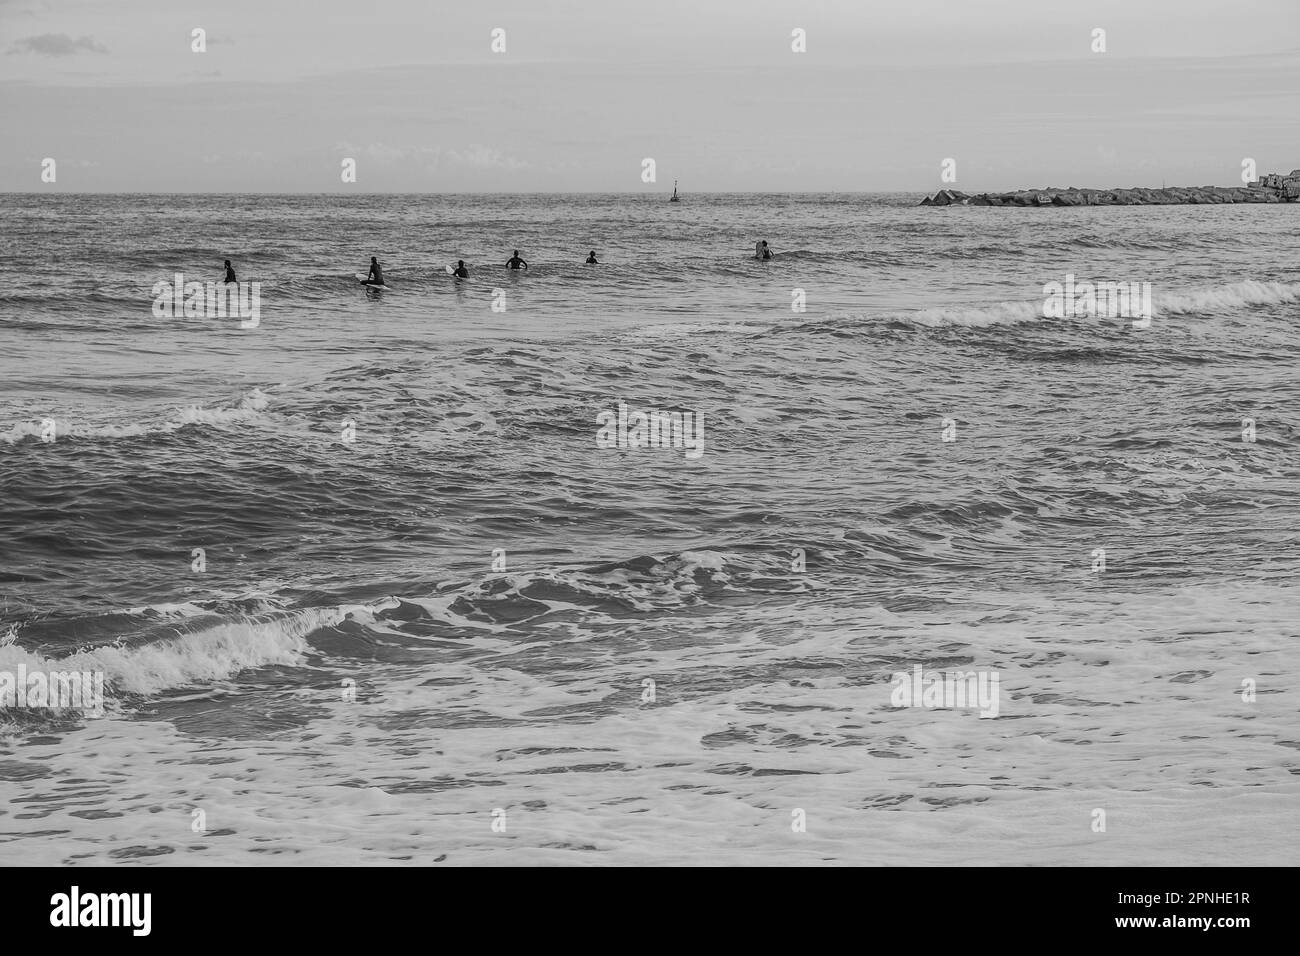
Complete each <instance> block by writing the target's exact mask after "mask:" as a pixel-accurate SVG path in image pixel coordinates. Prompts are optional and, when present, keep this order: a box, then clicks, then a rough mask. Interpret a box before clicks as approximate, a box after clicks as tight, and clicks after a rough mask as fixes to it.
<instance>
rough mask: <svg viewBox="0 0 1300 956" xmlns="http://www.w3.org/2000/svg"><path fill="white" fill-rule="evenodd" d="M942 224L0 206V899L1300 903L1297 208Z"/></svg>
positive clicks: (770, 217)
mask: <svg viewBox="0 0 1300 956" xmlns="http://www.w3.org/2000/svg"><path fill="white" fill-rule="evenodd" d="M919 199H920V196H919V195H916V196H910V195H909V196H896V195H889V196H882V195H761V196H759V195H690V194H686V195H684V197H683V201H682V202H681V203H677V204H668V203H666V202H663V201H662V197H655V198H650V197H646V196H633V195H618V196H616V195H583V196H554V195H549V196H523V195H511V196H482V195H480V196H374V197H337V196H255V195H242V196H220V195H204V196H156V195H150V196H73V195H58V196H16V195H10V196H5V197H3V212H0V275H2V276H3V283H0V595H2V599H0V677H3V674H5V673H9V674H17V673H18V672H19V669H20V668H21V669H22V672H23V673H24V674H30V673H33V672H42V671H45V672H73V673H77V674H83V673H84V674H99V675H102V679H103V680H102V687H103V694H104V696H105V698H106V700H105V701H104V707H103V709H102V716H95V715H94V714H93V713H88V712H83V711H80V710H77V709H75V708H55V707H41V706H32V705H31V702H30V701H28V702H27V706H19V705H18V703H17V697H16V694H11V695H10V696H9V699H8V703H7V704H6V703H5V702H4V701H3V700H0V795H3V797H4V798H5V799H4V801H3V802H2V803H0V862H3V863H9V864H14V863H18V864H24V863H32V864H37V863H39V864H53V863H69V862H80V861H85V862H91V863H105V862H113V861H123V862H132V861H136V862H139V861H143V862H152V863H165V864H173V863H217V862H237V863H250V862H251V863H257V862H275V863H282V864H292V863H312V864H320V863H362V864H384V863H433V862H445V863H448V864H479V863H493V864H502V863H505V864H509V863H580V864H581V863H605V864H642V863H727V864H778V865H780V864H815V863H865V864H908V865H914V864H960V863H967V864H987V863H1005V864H1017V863H1038V864H1061V863H1083V864H1127V865H1134V864H1150V863H1165V864H1172V863H1181V864H1208V863H1233V864H1251V863H1293V862H1294V861H1295V858H1296V848H1297V842H1298V840H1297V836H1296V834H1297V833H1298V832H1300V827H1297V824H1298V823H1300V814H1298V813H1297V798H1298V797H1300V786H1298V783H1300V781H1298V779H1297V772H1298V771H1300V726H1298V721H1297V693H1296V688H1295V681H1296V674H1297V658H1298V655H1297V634H1298V632H1300V600H1298V599H1297V595H1298V593H1300V592H1298V591H1297V585H1300V556H1298V554H1297V550H1296V540H1297V538H1296V529H1297V527H1298V526H1300V498H1298V497H1297V496H1298V494H1300V455H1298V454H1297V447H1298V445H1300V323H1298V321H1297V319H1298V316H1300V276H1298V275H1297V274H1296V273H1295V263H1296V262H1297V258H1298V255H1300V229H1297V216H1298V215H1300V207H1298V206H1252V207H1240V206H1185V207H1124V208H1077V209H1055V208H1049V209H988V208H963V207H949V208H942V209H931V208H919V207H918V206H917V205H916V203H917V202H918V201H919ZM761 239H766V240H768V242H769V243H770V245H771V247H772V248H773V250H774V251H775V253H776V258H775V259H774V260H772V261H770V262H758V261H755V260H754V259H753V258H752V256H753V249H754V244H755V242H756V241H758V240H761ZM514 249H519V250H520V254H521V255H522V256H523V258H525V259H527V260H528V261H529V264H530V269H529V270H528V271H527V272H524V273H522V274H518V275H516V274H511V273H509V272H508V271H507V270H506V269H505V268H504V263H505V261H506V259H507V258H509V256H510V255H511V253H512V251H513V250H514ZM593 249H594V250H595V251H596V253H597V256H598V258H599V259H600V265H597V266H588V265H584V263H583V260H584V259H585V258H586V257H587V254H588V252H589V251H591V250H593ZM371 256H376V257H378V259H379V261H380V263H381V264H382V266H383V270H384V275H385V279H386V282H387V283H388V285H389V288H388V289H387V290H386V291H373V290H367V289H365V288H363V287H361V286H360V284H359V283H358V282H357V280H356V278H355V274H356V273H357V272H364V271H365V270H366V269H367V268H368V266H369V260H370V257H371ZM227 258H229V259H231V260H232V262H233V265H234V268H235V269H236V271H237V273H238V278H239V280H240V282H241V283H242V282H247V283H254V282H255V283H257V284H258V286H257V291H258V293H259V300H260V301H259V303H258V305H259V320H258V321H257V322H256V323H255V324H252V325H251V326H250V323H249V322H248V321H247V320H244V321H241V319H240V318H239V317H238V316H233V317H232V316H222V317H216V316H211V317H209V316H207V315H205V314H202V313H201V312H200V314H197V315H186V314H184V311H185V310H184V309H182V310H180V311H179V312H174V310H173V312H167V313H166V314H164V315H161V316H160V315H157V314H155V308H154V307H155V304H156V297H157V294H156V293H155V292H154V291H153V290H154V289H155V286H156V285H157V283H159V282H168V283H171V282H173V277H174V276H175V275H177V274H181V275H183V276H184V277H185V279H186V281H194V282H201V283H208V282H220V281H221V279H222V277H223V276H224V269H223V268H222V263H223V260H225V259H227ZM458 259H464V260H465V262H466V265H467V266H468V268H469V269H470V272H471V278H470V279H469V280H467V281H462V282H457V281H455V280H453V279H451V278H450V277H448V276H447V274H446V272H445V270H444V267H445V266H446V265H447V264H448V263H454V262H455V261H456V260H458ZM1067 276H1068V277H1071V280H1070V281H1072V282H1074V283H1084V282H1095V283H1139V284H1149V285H1145V286H1143V287H1144V288H1147V289H1149V293H1150V302H1151V306H1152V307H1151V310H1150V312H1151V315H1150V319H1149V322H1147V323H1146V324H1145V325H1144V324H1143V321H1142V319H1141V317H1130V316H1127V315H1118V316H1117V315H1114V314H1092V313H1088V312H1086V311H1084V310H1080V312H1079V313H1078V314H1076V313H1075V312H1074V311H1071V312H1068V313H1065V314H1062V313H1061V312H1059V311H1058V310H1057V309H1055V308H1054V307H1052V306H1050V305H1049V301H1050V300H1051V299H1052V296H1053V294H1054V290H1056V289H1059V288H1061V287H1062V284H1063V283H1065V282H1066V280H1067ZM620 410H621V411H620ZM620 414H622V415H623V416H624V417H622V418H619V415H620ZM638 414H639V415H642V416H643V417H642V418H639V419H638V418H637V417H636V416H637V415H638ZM652 414H654V415H664V416H668V418H666V419H663V420H661V423H662V422H666V423H667V424H664V426H663V428H662V429H658V430H655V431H653V433H652V432H651V430H650V423H651V421H652V419H651V417H650V416H651V415H652ZM674 415H676V416H677V418H676V419H673V418H672V417H671V416H674ZM687 416H689V418H688V417H687ZM673 422H682V423H690V425H691V427H693V428H695V429H696V430H697V432H698V438H699V439H700V442H699V446H700V447H699V454H689V452H690V451H691V448H689V447H685V445H684V442H675V441H674V440H673V432H672V430H671V424H672V423H673ZM611 423H613V424H611ZM615 425H617V427H618V428H619V429H620V430H619V431H618V433H617V435H614V436H613V438H611V434H612V433H607V434H606V435H605V436H604V440H601V439H600V436H599V435H598V433H599V432H600V430H601V429H602V427H606V428H612V427H615ZM641 426H644V427H643V428H642V427H641ZM638 429H640V430H638ZM684 430H685V429H684V428H683V431H684ZM691 434H696V432H692V433H691ZM652 435H653V437H654V438H655V440H654V441H651V440H650V439H651V437H652ZM679 437H681V436H679ZM967 688H968V689H969V694H965V693H963V694H962V695H961V696H958V692H961V691H963V690H964V689H967ZM0 691H3V687H0ZM0 696H2V695H0ZM994 697H995V699H994Z"/></svg>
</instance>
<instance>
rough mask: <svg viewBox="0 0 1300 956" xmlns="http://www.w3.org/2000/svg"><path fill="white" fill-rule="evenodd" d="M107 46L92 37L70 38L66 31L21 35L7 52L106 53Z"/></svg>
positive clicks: (41, 53) (44, 54)
mask: <svg viewBox="0 0 1300 956" xmlns="http://www.w3.org/2000/svg"><path fill="white" fill-rule="evenodd" d="M107 52H108V47H106V46H104V45H103V44H102V43H99V42H97V41H96V40H95V38H94V37H77V39H75V40H74V39H72V37H70V36H68V35H67V34H66V33H42V34H41V35H40V36H34V37H23V38H22V39H21V40H18V41H16V42H15V43H14V45H13V46H12V47H10V48H9V54H10V55H11V56H12V55H13V54H15V53H39V54H40V55H41V56H72V55H73V54H74V53H107Z"/></svg>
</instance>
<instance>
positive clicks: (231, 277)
mask: <svg viewBox="0 0 1300 956" xmlns="http://www.w3.org/2000/svg"><path fill="white" fill-rule="evenodd" d="M226 281H227V282H233V283H235V285H239V280H238V279H236V278H235V269H234V267H233V266H231V264H230V260H229V259H227V260H226Z"/></svg>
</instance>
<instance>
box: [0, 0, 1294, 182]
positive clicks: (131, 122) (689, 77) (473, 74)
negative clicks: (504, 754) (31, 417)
mask: <svg viewBox="0 0 1300 956" xmlns="http://www.w3.org/2000/svg"><path fill="white" fill-rule="evenodd" d="M195 27H202V28H204V29H205V30H206V32H207V44H208V49H207V52H206V53H194V52H192V51H191V31H192V30H193V29H194V28H195ZM494 28H501V29H503V30H504V31H505V43H506V51H505V52H504V53H493V52H492V50H491V43H492V36H491V33H492V30H493V29H494ZM795 28H802V29H803V30H805V31H806V32H807V52H806V53H794V52H792V50H791V42H792V41H791V31H792V30H794V29H795ZM1095 28H1102V29H1104V30H1105V31H1106V47H1107V51H1106V52H1105V53H1094V52H1092V45H1093V42H1094V40H1093V30H1094V29H1095ZM1297 94H1300V0H1233V2H1231V3H1229V2H1226V0H944V2H938V0H888V2H885V0H796V2H779V0H746V2H737V0H689V2H688V0H656V2H653V3H649V2H647V3H638V2H630V0H589V2H581V3H580V2H573V0H557V2H548V0H466V2H465V3H461V4H453V3H448V2H442V0H364V2H344V0H311V2H300V0H292V2H291V0H221V2H211V3H201V2H187V0H112V2H108V3H105V2H97V0H96V2H92V0H0V123H2V124H3V126H2V128H3V130H4V134H3V136H0V191H11V190H12V191H42V190H45V191H49V190H57V191H69V192H80V191H91V192H94V191H123V190H125V191H157V192H170V191H187V192H188V191H194V192H206V191H271V192H296V191H304V192H316V191H330V190H346V191H374V192H405V191H413V192H446V191H498V190H502V191H521V192H528V191H545V192H549V191H585V190H595V191H641V190H671V188H672V182H673V179H674V178H676V179H679V180H680V181H681V187H682V189H683V191H692V190H694V191H731V190H735V191H747V190H758V191H810V190H854V191H858V190H867V191H874V190H917V191H921V190H933V189H935V188H937V187H938V186H940V185H945V184H944V183H941V182H940V171H941V164H942V162H943V160H944V159H947V158H953V159H955V160H956V172H957V181H956V183H955V184H952V185H955V186H956V188H961V189H966V190H971V191H983V190H986V189H1007V188H1013V187H1030V186H1070V185H1077V186H1085V185H1090V186H1129V185H1159V184H1160V183H1161V182H1162V181H1165V182H1168V183H1169V184H1171V185H1173V184H1179V185H1201V184H1206V183H1219V184H1224V185H1233V184H1240V181H1241V164H1242V160H1243V158H1245V157H1251V158H1254V159H1255V160H1256V161H1257V163H1258V165H1259V171H1260V172H1261V173H1263V172H1268V171H1283V172H1285V171H1289V170H1290V169H1292V168H1294V167H1300V111H1298V110H1297V103H1298V102H1300V99H1298V98H1297ZM46 157H52V158H54V159H55V160H56V162H57V164H58V165H57V176H58V178H57V183H56V184H54V185H48V184H44V183H42V182H41V179H40V174H41V162H42V160H43V159H44V158H46ZM346 157H351V158H354V159H355V160H356V162H357V182H356V183H355V184H344V183H342V182H341V178H340V171H341V166H340V163H341V161H342V160H343V159H344V158H346ZM645 158H653V159H654V160H655V162H656V172H657V179H658V181H657V183H654V184H651V185H646V184H644V183H643V182H642V179H641V170H642V160H643V159H645Z"/></svg>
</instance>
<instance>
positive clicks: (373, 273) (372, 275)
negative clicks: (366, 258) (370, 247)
mask: <svg viewBox="0 0 1300 956" xmlns="http://www.w3.org/2000/svg"><path fill="white" fill-rule="evenodd" d="M366 281H367V282H373V283H374V284H375V285H383V284H384V270H383V269H381V268H379V260H378V259H376V258H375V257H374V256H371V257H370V272H369V273H367V274H366Z"/></svg>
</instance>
